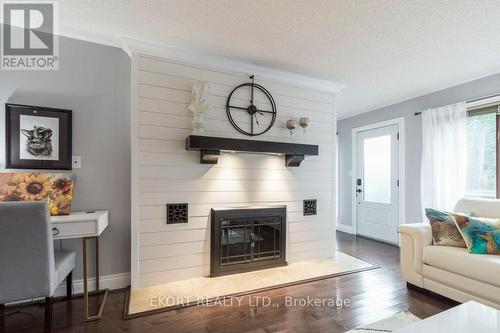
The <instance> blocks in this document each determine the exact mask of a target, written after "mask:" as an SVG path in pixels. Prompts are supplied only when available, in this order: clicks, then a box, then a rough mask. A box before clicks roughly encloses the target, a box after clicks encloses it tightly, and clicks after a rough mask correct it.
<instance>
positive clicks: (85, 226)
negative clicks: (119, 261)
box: [51, 210, 109, 321]
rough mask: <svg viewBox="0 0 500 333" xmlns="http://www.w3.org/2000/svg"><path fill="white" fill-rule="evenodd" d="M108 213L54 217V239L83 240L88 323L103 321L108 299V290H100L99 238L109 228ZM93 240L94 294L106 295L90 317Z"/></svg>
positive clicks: (85, 299) (84, 213) (97, 212)
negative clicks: (89, 261) (92, 249)
mask: <svg viewBox="0 0 500 333" xmlns="http://www.w3.org/2000/svg"><path fill="white" fill-rule="evenodd" d="M108 215H109V213H108V211H107V210H105V211H92V212H72V213H71V214H70V215H61V216H52V217H51V221H52V231H53V238H54V239H75V238H81V239H82V250H83V302H84V307H83V309H84V317H85V320H86V321H91V320H97V319H101V317H102V311H103V310H104V304H105V303H106V299H107V297H108V289H104V290H100V289H99V236H100V235H101V234H102V232H103V231H104V230H106V228H107V227H108V224H109V219H108ZM91 239H93V240H94V243H95V275H96V276H95V283H96V290H95V291H94V292H93V293H104V295H103V297H102V300H101V303H100V305H99V311H98V313H97V314H96V315H92V316H90V315H89V291H88V284H87V278H88V277H87V272H88V269H87V242H88V241H89V240H91Z"/></svg>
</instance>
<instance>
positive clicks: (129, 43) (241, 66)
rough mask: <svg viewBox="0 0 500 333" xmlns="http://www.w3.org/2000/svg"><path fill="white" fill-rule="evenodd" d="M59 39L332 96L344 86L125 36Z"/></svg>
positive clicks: (71, 33) (80, 34)
mask: <svg viewBox="0 0 500 333" xmlns="http://www.w3.org/2000/svg"><path fill="white" fill-rule="evenodd" d="M59 36H63V37H68V38H73V39H79V40H83V41H87V42H91V43H96V44H101V45H107V46H112V47H118V48H121V49H123V50H124V51H125V52H126V53H127V54H128V55H129V56H132V54H133V53H138V54H145V55H149V56H156V57H160V58H165V59H168V60H172V61H175V62H179V63H183V64H189V65H198V66H204V67H208V68H213V69H217V70H223V71H226V72H233V73H236V74H245V75H247V74H255V75H256V76H258V77H259V78H263V79H267V80H268V81H273V82H277V83H281V84H286V85H289V86H294V87H298V88H304V89H311V90H316V91H323V92H328V93H332V94H336V93H338V92H339V91H340V90H342V89H343V88H345V85H344V84H341V83H338V82H334V81H328V80H322V79H317V78H314V77H310V76H306V75H300V74H295V73H290V72H285V71H281V70H277V69H273V68H269V67H264V66H258V65H254V64H249V63H245V62H240V61H236V60H232V59H230V58H226V57H223V56H218V55H211V54H205V53H202V52H196V51H191V50H187V49H182V48H178V47H175V46H171V45H164V44H157V43H153V42H148V41H144V40H140V39H135V38H131V37H126V36H111V35H106V34H95V33H89V32H86V31H80V30H75V29H72V28H69V27H63V28H61V29H60V31H59Z"/></svg>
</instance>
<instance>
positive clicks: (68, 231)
mask: <svg viewBox="0 0 500 333" xmlns="http://www.w3.org/2000/svg"><path fill="white" fill-rule="evenodd" d="M52 231H53V236H54V239H58V238H70V237H75V236H80V237H81V236H84V235H93V234H95V233H96V232H97V230H96V222H95V221H85V222H71V223H68V222H63V223H52Z"/></svg>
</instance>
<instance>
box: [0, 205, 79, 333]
mask: <svg viewBox="0 0 500 333" xmlns="http://www.w3.org/2000/svg"><path fill="white" fill-rule="evenodd" d="M74 268H75V252H74V251H64V252H63V251H57V252H54V244H53V240H52V226H51V223H50V215H49V210H48V208H47V204H46V203H45V202H6V203H0V311H2V312H3V310H4V308H5V303H10V302H14V301H20V300H28V299H34V298H40V297H45V332H49V331H50V330H51V327H52V300H53V296H54V292H55V290H56V288H57V286H59V285H60V284H61V282H63V280H64V279H66V292H67V296H68V298H71V282H72V272H73V269H74ZM0 316H2V317H3V313H2V314H0ZM1 320H2V322H3V318H2V319H1ZM2 324H3V323H2ZM1 329H2V327H0V330H1Z"/></svg>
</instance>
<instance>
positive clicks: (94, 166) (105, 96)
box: [0, 38, 130, 278]
mask: <svg viewBox="0 0 500 333" xmlns="http://www.w3.org/2000/svg"><path fill="white" fill-rule="evenodd" d="M59 65H60V66H59V70H58V71H0V131H1V132H0V172H1V171H4V170H3V169H4V168H3V167H4V165H5V134H4V133H5V132H4V131H5V127H4V122H5V119H4V118H5V115H4V113H5V108H4V103H6V102H9V103H19V104H30V105H39V106H47V107H55V108H65V109H71V110H73V155H80V156H82V169H75V170H73V171H74V174H75V175H76V185H75V193H74V200H73V206H72V209H73V210H91V209H92V210H94V209H95V210H99V209H109V211H110V226H109V227H108V230H106V231H105V232H104V233H103V235H102V238H101V242H100V253H101V274H102V275H108V274H115V273H123V272H129V271H130V60H129V57H128V56H127V54H126V53H125V52H123V51H122V50H121V49H118V48H113V47H108V46H103V45H98V44H93V43H88V42H84V41H79V40H75V39H69V38H60V64H59ZM55 245H57V246H59V244H58V242H56V244H55ZM62 245H63V247H64V248H65V249H76V250H77V251H78V257H77V260H78V261H77V271H76V276H75V277H76V278H80V277H81V269H82V264H81V260H82V259H81V241H77V240H65V241H63V242H62Z"/></svg>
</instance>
